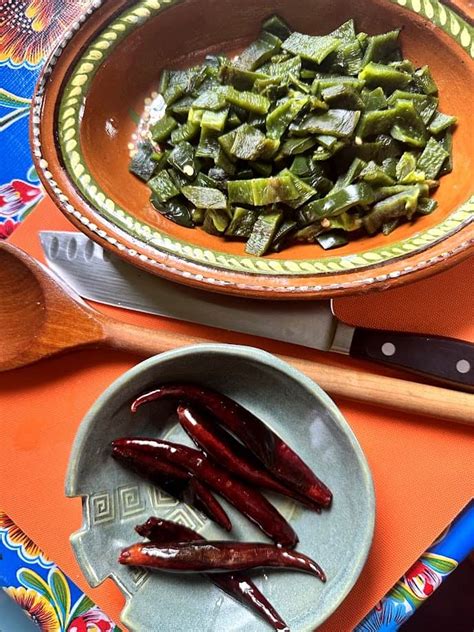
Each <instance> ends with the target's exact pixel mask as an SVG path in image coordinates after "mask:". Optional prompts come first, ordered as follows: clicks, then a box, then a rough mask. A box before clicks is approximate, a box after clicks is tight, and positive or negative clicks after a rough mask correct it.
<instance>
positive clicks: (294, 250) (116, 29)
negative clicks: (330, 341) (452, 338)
mask: <svg viewBox="0 0 474 632" xmlns="http://www.w3.org/2000/svg"><path fill="white" fill-rule="evenodd" d="M271 13H277V14H279V15H281V16H282V17H283V18H284V19H286V20H287V22H288V23H289V24H290V25H291V26H292V28H294V29H295V30H299V31H302V32H304V33H314V34H321V33H328V32H330V31H331V30H333V29H334V28H335V27H337V26H338V25H339V24H341V23H342V22H343V21H345V20H347V19H349V18H354V20H355V23H356V25H357V28H358V29H359V30H363V31H366V32H368V33H369V34H373V33H380V32H386V31H388V30H391V29H395V28H400V27H401V28H402V33H401V45H402V49H403V51H404V54H405V56H406V57H407V58H409V59H411V60H412V61H413V62H414V63H415V64H416V65H419V66H421V65H424V64H428V65H429V66H430V69H431V71H432V73H433V76H434V78H435V80H436V82H437V84H438V85H439V90H440V97H441V98H440V108H441V109H442V110H443V111H445V112H449V113H450V114H453V115H455V116H456V117H457V118H458V125H457V129H456V131H455V133H454V147H453V156H454V169H453V172H452V173H450V174H449V175H447V176H446V177H443V178H442V182H441V186H440V187H439V189H438V191H437V192H436V199H437V201H438V203H439V207H438V209H437V210H436V211H435V212H434V213H432V214H430V215H426V216H420V217H419V218H418V219H417V221H415V222H407V223H405V224H403V225H401V226H399V227H398V228H397V229H396V230H394V231H393V232H392V233H390V235H388V236H385V235H383V234H377V235H375V236H371V237H370V236H366V237H363V238H361V239H357V240H353V241H351V242H350V243H349V244H347V245H345V246H343V247H342V248H338V249H337V250H329V251H323V250H322V249H320V248H319V247H318V246H316V245H311V244H300V245H293V246H291V247H290V248H287V249H285V250H283V251H282V252H279V253H273V254H270V255H267V256H265V257H259V258H258V257H253V256H250V255H247V254H245V251H244V244H243V243H239V242H229V241H227V242H226V241H224V240H222V239H221V238H220V237H217V236H215V235H209V234H207V233H205V232H204V231H202V230H194V229H189V228H185V227H183V226H179V225H177V224H174V223H173V222H171V221H169V220H167V219H166V218H165V217H163V216H162V215H160V214H158V213H157V212H156V211H155V210H154V208H153V207H152V205H151V204H150V202H149V191H148V189H147V187H146V185H145V184H144V183H142V182H141V181H139V180H138V179H137V178H135V177H134V176H133V175H132V174H130V173H129V171H128V166H129V160H130V155H129V152H130V143H132V146H133V142H134V140H133V135H134V133H135V132H136V124H137V121H136V116H138V117H140V116H141V115H142V114H143V112H144V110H145V109H146V107H147V103H149V101H150V99H149V96H150V95H151V94H153V91H154V90H156V87H157V83H158V79H159V75H160V72H161V70H162V69H163V68H179V67H187V66H189V65H192V64H193V63H194V62H199V61H201V60H202V59H203V57H204V55H205V54H206V53H209V52H218V51H221V52H225V53H233V52H237V51H238V50H239V49H241V48H242V47H243V46H245V45H246V44H247V43H248V42H249V41H251V40H253V39H255V36H256V34H257V32H258V30H259V28H260V25H261V23H262V21H263V19H264V18H266V17H268V16H269V15H270V14H271ZM473 55H474V37H473V29H472V26H471V24H469V21H468V18H467V17H466V16H464V15H463V14H462V13H461V12H459V11H458V12H456V9H455V8H453V4H452V3H449V5H448V4H446V5H445V4H443V3H441V2H438V0H365V1H364V2H356V1H355V0H298V1H297V2H290V1H289V0H273V2H271V3H270V2H255V1H254V0H244V1H241V2H234V1H233V0H218V1H217V0H133V1H131V0H107V2H105V1H104V0H95V1H94V2H92V6H91V8H90V10H89V12H88V14H87V15H86V16H85V18H84V20H83V21H82V22H81V23H79V24H78V25H77V26H76V27H75V28H73V29H72V30H71V31H70V32H69V33H67V34H66V35H65V37H64V38H63V40H62V41H61V42H60V44H59V47H58V48H57V50H56V51H55V52H54V53H53V55H52V56H51V58H50V59H49V61H48V63H47V64H46V65H45V68H44V71H43V74H42V76H41V78H40V81H39V83H38V86H37V90H36V96H35V99H34V108H33V116H32V119H31V120H32V123H31V140H32V145H33V153H34V157H35V162H36V167H37V170H38V172H39V174H40V177H41V179H42V182H43V184H44V185H45V187H46V189H47V191H48V193H49V194H50V195H51V196H52V197H53V199H54V201H55V202H56V204H57V205H58V207H59V208H60V209H61V210H62V212H63V213H64V214H65V215H66V217H68V218H69V219H70V220H71V222H73V224H75V226H76V227H77V228H79V229H80V230H82V231H84V232H85V233H86V234H87V235H88V236H89V237H91V238H92V239H94V240H96V241H97V242H99V243H100V244H101V245H102V246H104V247H105V248H108V249H110V250H113V251H114V252H116V253H117V254H119V255H120V256H121V257H123V258H125V259H126V260H128V261H130V262H132V263H134V264H135V265H137V266H140V267H142V268H145V269H147V270H148V271H150V272H152V273H155V274H158V275H162V276H164V277H166V278H168V279H171V280H175V281H179V282H182V283H186V284H190V285H193V286H196V287H201V288H205V289H208V290H214V291H220V292H228V293H234V294H240V295H245V296H253V297H260V298H262V297H263V298H325V297H328V296H339V295H344V294H351V293H352V294H354V293H358V292H364V291H368V290H370V289H373V288H387V287H393V286H395V285H399V284H401V283H404V282H406V281H410V280H414V279H416V278H421V277H423V276H427V275H429V274H432V273H433V272H435V271H439V270H441V269H442V268H443V267H446V266H447V265H451V264H453V263H455V262H456V261H459V260H461V259H462V258H464V257H466V256H467V255H468V252H469V250H470V248H471V246H472V243H473V239H474V235H473V224H472V217H473V213H474V202H473V199H472V197H471V196H472V193H473V178H472V173H473V172H474V144H473V134H472V129H471V122H472V98H471V97H472V94H473V92H474V61H473Z"/></svg>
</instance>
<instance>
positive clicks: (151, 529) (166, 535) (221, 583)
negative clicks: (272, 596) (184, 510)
mask: <svg viewBox="0 0 474 632" xmlns="http://www.w3.org/2000/svg"><path fill="white" fill-rule="evenodd" d="M135 531H136V532H137V533H138V534H140V535H141V536H143V537H144V538H148V539H149V540H152V541H153V542H155V543H159V544H165V543H167V542H196V541H197V540H204V539H205V538H203V537H202V536H201V535H200V534H199V533H197V532H196V531H193V530H192V529H190V528H189V527H185V526H184V525H181V524H177V523H176V522H170V521H169V520H163V519H161V518H155V517H152V518H148V520H147V521H146V522H145V523H144V524H142V525H138V526H136V527H135ZM206 577H207V578H208V579H209V580H210V581H211V582H212V583H213V584H214V585H215V586H217V587H218V588H220V589H221V590H223V591H224V592H225V593H227V594H228V595H229V596H230V597H233V598H234V599H235V600H236V601H237V602H238V603H240V604H242V605H244V606H246V607H248V608H250V610H253V611H254V612H255V613H256V614H258V615H260V616H261V617H262V618H263V619H264V620H265V621H266V622H267V623H269V624H270V625H271V626H272V627H273V629H274V630H281V631H282V632H289V628H288V626H287V625H286V623H285V622H284V621H283V619H282V618H281V616H280V615H279V614H278V612H277V611H276V610H275V608H273V606H272V605H271V603H270V602H269V601H267V599H266V598H265V597H264V595H262V593H261V592H260V591H259V589H258V588H257V586H256V585H255V584H254V583H253V581H252V580H251V579H250V577H248V576H247V575H245V574H244V573H209V574H206Z"/></svg>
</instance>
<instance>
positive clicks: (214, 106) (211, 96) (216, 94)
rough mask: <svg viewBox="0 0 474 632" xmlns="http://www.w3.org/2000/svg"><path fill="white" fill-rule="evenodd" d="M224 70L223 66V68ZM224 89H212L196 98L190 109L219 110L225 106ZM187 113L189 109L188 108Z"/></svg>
mask: <svg viewBox="0 0 474 632" xmlns="http://www.w3.org/2000/svg"><path fill="white" fill-rule="evenodd" d="M223 68H224V66H223ZM225 97H226V88H224V87H213V88H209V90H206V91H205V92H201V94H200V95H199V96H198V97H196V99H194V100H193V102H192V107H193V108H196V109H197V110H221V109H222V108H224V107H225V105H226V98H225ZM188 111H189V108H188Z"/></svg>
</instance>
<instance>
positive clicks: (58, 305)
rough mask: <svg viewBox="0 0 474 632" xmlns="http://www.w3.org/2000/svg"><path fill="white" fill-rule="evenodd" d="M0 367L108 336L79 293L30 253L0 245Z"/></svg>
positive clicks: (83, 344)
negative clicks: (0, 333)
mask: <svg viewBox="0 0 474 632" xmlns="http://www.w3.org/2000/svg"><path fill="white" fill-rule="evenodd" d="M0 296H1V300H0V330H1V331H2V346H1V347H0V371H5V370H8V369H14V368H17V367H20V366H23V365H25V364H30V363H31V362H35V361H36V360H40V359H41V358H44V357H48V356H51V355H53V354H56V353H59V352H60V351H66V350H68V349H75V348H79V347H83V346H90V345H94V344H99V343H100V342H101V340H102V339H103V331H102V327H101V323H100V322H99V320H98V319H96V318H95V315H94V317H92V316H91V314H92V311H91V310H90V308H89V307H88V306H87V305H86V304H85V303H84V302H83V301H82V300H81V299H80V297H79V296H75V295H73V293H72V292H71V290H69V289H68V290H66V289H65V288H64V287H63V286H62V285H61V283H60V281H59V280H57V279H55V278H54V277H53V276H52V275H51V274H49V273H48V272H47V271H46V270H45V269H44V268H43V267H42V266H41V264H39V263H37V262H36V261H34V260H33V259H32V258H31V257H29V256H28V255H27V254H26V253H24V252H22V251H21V250H19V249H18V248H15V247H14V246H11V245H9V244H6V243H5V244H2V245H1V246H0Z"/></svg>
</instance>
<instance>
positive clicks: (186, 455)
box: [112, 437, 298, 547]
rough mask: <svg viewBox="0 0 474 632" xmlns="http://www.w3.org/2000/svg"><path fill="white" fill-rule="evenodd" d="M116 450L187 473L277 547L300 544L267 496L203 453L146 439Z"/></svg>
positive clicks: (116, 444) (123, 442)
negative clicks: (152, 460) (277, 545)
mask: <svg viewBox="0 0 474 632" xmlns="http://www.w3.org/2000/svg"><path fill="white" fill-rule="evenodd" d="M112 447H113V451H114V453H120V452H125V453H128V454H130V453H133V454H134V455H135V456H136V457H137V460H138V462H140V459H141V456H142V455H143V454H145V455H148V456H151V457H155V460H159V461H168V462H171V463H173V464H174V465H179V466H180V467H183V468H185V469H187V470H188V472H190V473H191V474H193V475H194V476H196V478H198V479H199V480H200V481H201V482H202V483H205V484H206V485H208V486H209V487H210V488H211V489H213V490H214V491H216V492H217V493H219V494H220V495H221V496H223V497H224V498H225V499H226V500H227V501H228V502H230V503H231V504H233V505H234V507H236V508H237V509H238V510H239V511H240V512H242V513H243V514H244V516H247V518H249V520H251V521H252V522H254V523H255V524H256V525H257V526H258V527H259V528H260V529H261V530H262V531H263V533H265V534H266V535H267V536H268V537H269V538H271V539H272V540H274V541H275V542H276V543H277V544H281V545H282V546H289V547H294V546H296V544H297V542H298V537H297V535H296V533H295V532H294V530H293V529H292V528H291V526H290V525H289V524H288V522H287V521H286V520H285V518H283V516H282V515H281V514H280V513H279V512H278V511H277V510H276V509H275V507H273V505H271V504H270V503H269V502H268V500H267V499H266V498H265V496H263V495H262V494H261V493H260V492H259V491H257V490H256V489H253V488H251V487H248V486H247V485H245V484H244V483H243V482H241V481H239V480H237V479H235V478H233V477H232V476H231V475H230V474H228V473H227V472H226V471H224V470H222V469H221V468H220V467H218V466H217V465H215V464H214V463H212V462H211V461H209V459H207V457H206V456H205V454H203V453H202V452H200V451H199V450H194V449H193V448H188V447H187V446H183V445H180V444H178V443H171V442H170V441H163V440H160V439H146V438H143V437H137V438H130V439H127V438H124V439H116V440H115V441H113V442H112ZM148 467H152V463H150V460H148V461H147V468H148Z"/></svg>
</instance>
